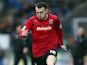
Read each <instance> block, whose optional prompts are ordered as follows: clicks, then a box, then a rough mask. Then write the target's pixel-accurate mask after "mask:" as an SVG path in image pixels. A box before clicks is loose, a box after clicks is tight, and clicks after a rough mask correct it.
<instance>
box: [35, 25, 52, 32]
mask: <svg viewBox="0 0 87 65" xmlns="http://www.w3.org/2000/svg"><path fill="white" fill-rule="evenodd" d="M51 29H52V27H51V26H48V27H37V28H36V30H45V31H46V30H51Z"/></svg>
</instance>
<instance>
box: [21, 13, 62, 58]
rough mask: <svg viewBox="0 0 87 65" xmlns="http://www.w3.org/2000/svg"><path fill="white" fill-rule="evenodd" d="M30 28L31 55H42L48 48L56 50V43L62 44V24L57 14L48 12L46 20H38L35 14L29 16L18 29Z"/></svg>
mask: <svg viewBox="0 0 87 65" xmlns="http://www.w3.org/2000/svg"><path fill="white" fill-rule="evenodd" d="M23 30H28V31H30V30H32V46H33V47H32V48H33V56H34V57H40V56H43V55H44V54H45V53H46V52H48V51H49V50H56V49H57V47H58V45H62V44H63V40H62V26H61V24H60V21H59V19H58V17H57V16H55V15H52V14H48V18H47V19H46V20H40V19H39V18H38V17H37V16H36V15H35V16H32V17H31V18H29V19H28V20H27V22H26V24H25V26H24V27H23V28H22V30H21V31H20V37H23V36H22V31H23Z"/></svg>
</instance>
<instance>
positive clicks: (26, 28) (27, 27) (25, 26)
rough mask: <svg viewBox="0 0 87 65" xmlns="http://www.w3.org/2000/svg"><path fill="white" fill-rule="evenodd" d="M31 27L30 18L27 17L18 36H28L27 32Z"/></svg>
mask: <svg viewBox="0 0 87 65" xmlns="http://www.w3.org/2000/svg"><path fill="white" fill-rule="evenodd" d="M31 28H32V21H31V19H28V21H27V22H26V24H25V25H24V26H23V28H22V29H21V31H20V33H19V36H20V37H27V36H28V32H29V31H30V30H31Z"/></svg>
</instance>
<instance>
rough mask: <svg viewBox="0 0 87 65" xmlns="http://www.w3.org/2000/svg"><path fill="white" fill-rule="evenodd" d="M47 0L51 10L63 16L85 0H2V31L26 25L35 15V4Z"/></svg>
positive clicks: (0, 29)
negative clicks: (18, 25)
mask: <svg viewBox="0 0 87 65" xmlns="http://www.w3.org/2000/svg"><path fill="white" fill-rule="evenodd" d="M40 1H45V2H47V3H48V5H50V7H49V8H50V10H51V11H50V12H51V13H53V14H56V15H57V16H59V18H60V19H62V17H64V16H67V14H68V13H69V12H70V11H72V10H73V9H74V8H75V7H76V6H77V5H79V4H81V3H83V2H85V0H55V1H54V0H36V1H35V0H0V33H8V34H9V33H12V32H14V31H15V28H16V26H17V24H22V25H24V22H25V21H26V20H27V18H29V17H30V16H32V15H34V14H35V12H34V4H35V3H36V2H40Z"/></svg>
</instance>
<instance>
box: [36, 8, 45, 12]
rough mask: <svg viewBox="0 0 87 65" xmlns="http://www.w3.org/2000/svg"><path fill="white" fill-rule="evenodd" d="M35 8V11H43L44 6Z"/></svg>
mask: <svg viewBox="0 0 87 65" xmlns="http://www.w3.org/2000/svg"><path fill="white" fill-rule="evenodd" d="M35 10H36V12H43V11H45V10H46V9H45V8H44V7H41V8H38V7H35Z"/></svg>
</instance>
